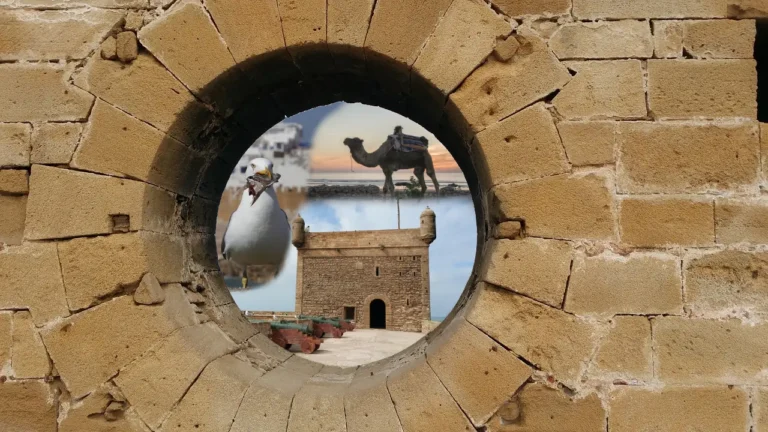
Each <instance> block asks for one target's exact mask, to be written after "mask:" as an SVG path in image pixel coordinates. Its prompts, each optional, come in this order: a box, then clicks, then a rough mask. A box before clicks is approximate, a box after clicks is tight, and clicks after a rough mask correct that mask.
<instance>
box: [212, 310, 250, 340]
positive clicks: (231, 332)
mask: <svg viewBox="0 0 768 432" xmlns="http://www.w3.org/2000/svg"><path fill="white" fill-rule="evenodd" d="M206 312H207V313H208V316H209V317H210V318H211V319H212V320H213V321H214V322H215V323H216V324H218V325H219V327H220V328H221V330H222V331H223V332H224V333H226V334H227V336H229V337H230V338H231V339H232V340H233V341H235V342H236V343H243V342H245V341H246V340H248V339H250V338H251V337H252V336H253V335H255V334H256V333H257V331H258V330H257V329H256V327H254V326H253V324H251V323H250V322H248V320H247V319H245V317H244V316H243V313H242V311H241V310H240V308H239V307H238V306H237V304H235V303H230V304H228V305H223V306H217V307H215V308H210V309H208V310H207V311H206Z"/></svg>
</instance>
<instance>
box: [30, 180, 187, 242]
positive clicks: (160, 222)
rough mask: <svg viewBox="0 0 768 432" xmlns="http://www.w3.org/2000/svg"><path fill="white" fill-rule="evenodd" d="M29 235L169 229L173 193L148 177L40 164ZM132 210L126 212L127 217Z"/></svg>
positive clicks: (32, 189) (33, 188)
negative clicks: (122, 176)
mask: <svg viewBox="0 0 768 432" xmlns="http://www.w3.org/2000/svg"><path fill="white" fill-rule="evenodd" d="M29 190H30V194H29V197H30V200H29V203H28V205H27V224H26V227H25V236H26V238H28V239H34V240H39V239H47V238H65V237H75V236H84V235H95V234H109V233H112V232H122V231H127V230H130V231H137V230H149V231H155V232H169V231H170V230H171V225H172V223H173V222H172V221H173V215H174V211H175V208H176V201H175V198H174V196H173V195H171V194H170V193H168V192H165V191H163V190H161V189H158V188H156V187H154V186H150V185H148V184H146V183H142V182H138V181H134V180H125V179H118V178H114V177H107V176H101V175H96V174H89V173H83V172H77V171H71V170H66V169H60V168H53V167H47V166H43V165H35V166H34V167H33V168H32V175H31V176H30V180H29ZM126 216H127V218H126Z"/></svg>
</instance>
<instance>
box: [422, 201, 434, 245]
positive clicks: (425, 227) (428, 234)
mask: <svg viewBox="0 0 768 432" xmlns="http://www.w3.org/2000/svg"><path fill="white" fill-rule="evenodd" d="M419 230H420V237H421V240H422V241H423V242H424V243H426V244H430V243H432V242H433V241H435V239H436V238H437V226H436V225H435V212H433V211H432V209H430V208H429V207H427V208H426V209H425V210H424V211H423V212H421V223H420V224H419Z"/></svg>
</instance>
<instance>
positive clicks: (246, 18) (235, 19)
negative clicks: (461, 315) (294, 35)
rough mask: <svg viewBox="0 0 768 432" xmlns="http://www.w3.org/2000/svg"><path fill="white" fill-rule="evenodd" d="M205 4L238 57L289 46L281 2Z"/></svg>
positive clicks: (215, 1) (218, 0) (221, 1)
mask: <svg viewBox="0 0 768 432" xmlns="http://www.w3.org/2000/svg"><path fill="white" fill-rule="evenodd" d="M205 6H206V8H208V11H210V13H211V16H212V17H213V19H214V20H215V22H216V27H217V28H218V30H219V32H221V36H222V37H223V38H224V40H225V41H226V42H227V47H229V50H230V51H231V52H232V55H233V56H234V57H235V60H236V61H238V62H243V61H245V60H247V59H249V58H251V57H253V56H258V55H262V54H265V53H269V52H273V51H279V50H282V49H284V48H285V41H284V40H283V29H282V27H281V25H280V13H279V11H278V9H277V2H275V1H270V0H256V1H254V0H237V1H231V0H212V1H211V0H209V1H206V2H205Z"/></svg>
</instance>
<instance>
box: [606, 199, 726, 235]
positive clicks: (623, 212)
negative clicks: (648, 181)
mask: <svg viewBox="0 0 768 432" xmlns="http://www.w3.org/2000/svg"><path fill="white" fill-rule="evenodd" d="M619 213H620V216H619V218H620V220H621V240H622V242H624V243H627V244H630V245H633V246H639V247H664V246H671V245H686V246H706V245H711V244H712V243H713V242H714V240H715V233H714V231H715V230H714V224H715V221H714V215H713V213H714V211H713V203H712V201H709V200H704V199H690V200H687V199H679V198H650V197H649V198H625V199H623V200H622V201H621V208H620V212H619Z"/></svg>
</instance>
